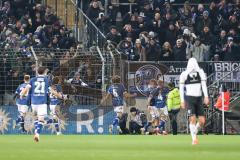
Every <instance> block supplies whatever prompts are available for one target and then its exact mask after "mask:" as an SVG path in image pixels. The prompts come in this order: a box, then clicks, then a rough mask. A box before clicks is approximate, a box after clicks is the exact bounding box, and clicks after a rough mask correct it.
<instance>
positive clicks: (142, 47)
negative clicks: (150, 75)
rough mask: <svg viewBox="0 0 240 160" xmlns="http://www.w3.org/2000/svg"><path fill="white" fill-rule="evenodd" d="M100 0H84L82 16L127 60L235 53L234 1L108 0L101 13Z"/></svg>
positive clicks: (239, 14)
mask: <svg viewBox="0 0 240 160" xmlns="http://www.w3.org/2000/svg"><path fill="white" fill-rule="evenodd" d="M104 2H105V1H104V0H102V1H100V0H92V1H89V4H90V5H89V6H86V3H85V2H84V4H85V7H84V8H85V10H86V13H87V16H88V17H89V18H90V19H91V20H92V21H93V22H94V23H95V24H96V25H97V27H99V28H100V29H101V30H102V31H103V33H105V34H106V35H107V39H108V40H110V41H112V43H113V44H115V45H116V46H117V47H118V49H119V50H120V51H122V52H123V53H124V54H126V55H128V59H129V60H133V61H185V60H187V59H188V58H190V57H195V58H197V60H198V61H211V60H215V61H219V60H222V61H235V60H239V58H240V54H238V49H239V42H240V41H239V40H240V38H239V33H240V32H239V29H240V25H239V18H240V10H239V7H240V1H239V0H204V1H203V0H190V1H185V0H170V1H168V0H135V1H131V2H134V3H135V4H134V5H132V8H131V11H130V10H129V8H128V7H127V6H126V5H121V3H129V2H130V1H128V0H109V1H108V2H109V3H108V4H107V6H108V10H107V14H106V12H105V11H104V7H103V6H105V5H106V4H104ZM206 4H207V5H206ZM109 26H111V27H109Z"/></svg>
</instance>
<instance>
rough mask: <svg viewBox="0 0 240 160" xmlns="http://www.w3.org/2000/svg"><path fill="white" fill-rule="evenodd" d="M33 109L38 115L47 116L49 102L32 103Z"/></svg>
mask: <svg viewBox="0 0 240 160" xmlns="http://www.w3.org/2000/svg"><path fill="white" fill-rule="evenodd" d="M32 110H33V112H34V113H36V114H37V116H46V115H47V104H32Z"/></svg>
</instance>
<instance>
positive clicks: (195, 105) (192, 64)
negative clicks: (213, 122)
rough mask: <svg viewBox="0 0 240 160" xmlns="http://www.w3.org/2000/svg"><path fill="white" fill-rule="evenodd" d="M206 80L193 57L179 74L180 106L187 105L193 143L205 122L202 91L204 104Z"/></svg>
mask: <svg viewBox="0 0 240 160" xmlns="http://www.w3.org/2000/svg"><path fill="white" fill-rule="evenodd" d="M206 81H207V77H206V75H205V73H204V71H203V70H202V69H201V68H200V67H199V65H198V63H197V60H196V59H195V58H190V59H189V60H188V64H187V69H186V71H184V72H182V73H181V75H180V82H179V83H180V84H179V87H180V98H181V107H182V108H185V107H186V106H187V107H188V113H189V114H190V120H189V121H190V124H189V128H190V132H191V136H192V144H193V145H196V144H198V143H199V142H198V138H197V133H198V130H199V129H200V128H201V127H202V126H203V125H204V123H205V117H204V107H203V104H202V93H203V95H204V104H205V105H208V104H209V98H208V91H207V85H206ZM184 89H185V92H184ZM197 117H198V122H197Z"/></svg>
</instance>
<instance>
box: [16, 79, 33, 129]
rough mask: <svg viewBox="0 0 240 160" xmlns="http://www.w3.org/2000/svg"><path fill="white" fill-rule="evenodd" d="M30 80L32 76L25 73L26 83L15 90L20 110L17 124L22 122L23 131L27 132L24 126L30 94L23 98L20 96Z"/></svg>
mask: <svg viewBox="0 0 240 160" xmlns="http://www.w3.org/2000/svg"><path fill="white" fill-rule="evenodd" d="M29 81H30V76H29V75H25V76H24V83H22V84H20V85H19V86H18V88H17V89H16V91H15V96H14V97H15V99H16V104H17V107H18V112H19V116H18V118H17V120H16V124H20V127H21V129H22V132H23V133H25V132H26V130H25V128H24V117H25V115H26V112H27V111H28V105H29V96H28V93H27V94H26V96H24V97H23V98H22V99H21V98H20V96H21V92H22V90H23V89H24V88H25V87H26V86H27V85H28V84H29ZM14 126H15V125H14Z"/></svg>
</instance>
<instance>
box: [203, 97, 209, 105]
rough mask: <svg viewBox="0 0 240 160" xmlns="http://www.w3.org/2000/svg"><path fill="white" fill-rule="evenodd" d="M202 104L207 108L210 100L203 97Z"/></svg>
mask: <svg viewBox="0 0 240 160" xmlns="http://www.w3.org/2000/svg"><path fill="white" fill-rule="evenodd" d="M204 104H205V105H206V106H208V105H209V104H210V100H209V98H208V97H204Z"/></svg>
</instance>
